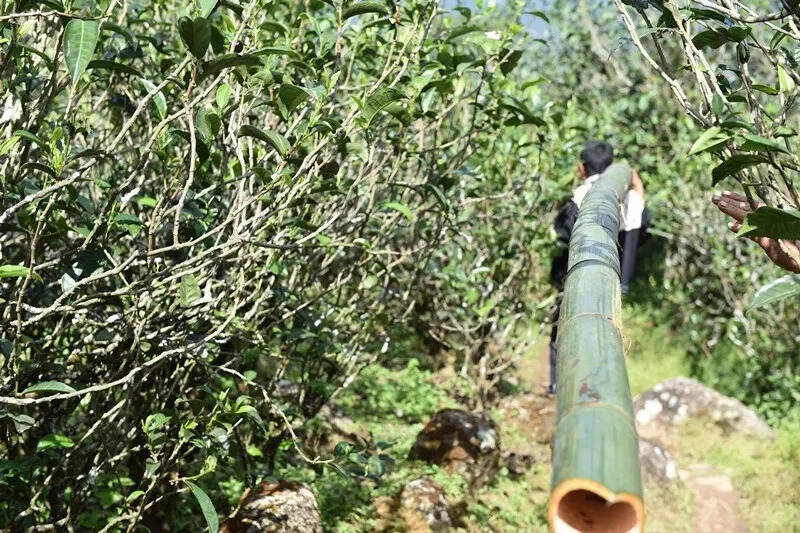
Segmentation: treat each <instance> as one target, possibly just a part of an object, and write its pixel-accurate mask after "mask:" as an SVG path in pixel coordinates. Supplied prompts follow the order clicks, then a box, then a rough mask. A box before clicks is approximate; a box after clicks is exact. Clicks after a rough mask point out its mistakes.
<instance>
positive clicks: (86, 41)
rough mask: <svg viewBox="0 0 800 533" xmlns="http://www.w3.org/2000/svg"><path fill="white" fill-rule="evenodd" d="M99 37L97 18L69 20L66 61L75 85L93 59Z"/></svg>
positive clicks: (66, 31)
mask: <svg viewBox="0 0 800 533" xmlns="http://www.w3.org/2000/svg"><path fill="white" fill-rule="evenodd" d="M99 37H100V23H99V22H98V21H96V20H81V19H72V20H70V21H69V22H67V26H66V29H65V30H64V62H65V63H66V65H67V72H69V77H70V78H71V79H72V85H73V86H74V85H75V84H76V83H78V79H80V77H81V74H83V72H84V71H85V70H86V67H87V66H88V65H89V61H91V60H92V55H94V49H95V48H96V47H97V39H98V38H99Z"/></svg>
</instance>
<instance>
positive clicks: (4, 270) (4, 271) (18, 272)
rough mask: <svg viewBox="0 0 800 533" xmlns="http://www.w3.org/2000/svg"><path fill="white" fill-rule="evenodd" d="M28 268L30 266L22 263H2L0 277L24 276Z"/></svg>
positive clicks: (28, 270)
mask: <svg viewBox="0 0 800 533" xmlns="http://www.w3.org/2000/svg"><path fill="white" fill-rule="evenodd" d="M30 270H31V269H30V268H28V267H26V266H22V265H2V266H0V279H3V278H24V277H26V276H27V275H28V272H30Z"/></svg>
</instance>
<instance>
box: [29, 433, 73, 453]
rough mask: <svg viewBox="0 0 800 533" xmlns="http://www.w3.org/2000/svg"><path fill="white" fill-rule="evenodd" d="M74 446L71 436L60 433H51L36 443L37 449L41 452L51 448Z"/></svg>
mask: <svg viewBox="0 0 800 533" xmlns="http://www.w3.org/2000/svg"><path fill="white" fill-rule="evenodd" d="M73 446H75V443H74V442H72V439H70V438H69V437H67V436H65V435H59V434H58V433H50V434H49V435H45V436H44V437H42V438H41V439H40V440H39V443H38V444H36V451H37V452H41V451H43V450H47V449H49V448H72V447H73Z"/></svg>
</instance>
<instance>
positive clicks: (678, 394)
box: [633, 377, 773, 437]
mask: <svg viewBox="0 0 800 533" xmlns="http://www.w3.org/2000/svg"><path fill="white" fill-rule="evenodd" d="M633 408H634V413H636V427H637V429H638V430H639V434H640V435H645V436H648V435H657V434H659V429H660V428H664V427H669V426H677V425H680V424H682V423H684V422H685V421H686V420H688V419H689V418H690V417H695V416H699V415H706V416H709V417H711V419H712V420H713V421H714V422H715V423H716V424H718V425H719V426H720V427H722V428H723V429H725V430H726V431H734V432H737V433H744V434H748V435H753V436H758V437H772V436H773V431H772V429H771V428H770V427H769V425H767V423H766V422H765V421H764V420H763V419H762V418H761V417H760V416H758V415H757V414H756V413H755V412H754V411H752V410H751V409H749V408H747V407H746V406H745V405H744V404H743V403H742V402H740V401H739V400H735V399H733V398H729V397H728V396H725V395H723V394H720V393H719V392H717V391H715V390H714V389H711V388H709V387H706V386H705V385H703V384H702V383H700V382H699V381H695V380H693V379H689V378H683V377H679V378H672V379H668V380H666V381H662V382H661V383H659V384H657V385H655V386H654V387H653V388H652V389H650V390H648V391H646V392H643V393H642V394H640V395H639V397H638V398H636V401H635V402H634V406H633Z"/></svg>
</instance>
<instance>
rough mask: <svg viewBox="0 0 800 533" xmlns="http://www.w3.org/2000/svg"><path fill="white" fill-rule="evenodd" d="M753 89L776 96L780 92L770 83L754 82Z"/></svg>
mask: <svg viewBox="0 0 800 533" xmlns="http://www.w3.org/2000/svg"><path fill="white" fill-rule="evenodd" d="M753 89H754V90H756V91H759V92H762V93H764V94H768V95H770V96H775V95H776V94H778V89H776V88H775V87H770V86H769V85H763V84H761V83H754V84H753Z"/></svg>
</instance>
